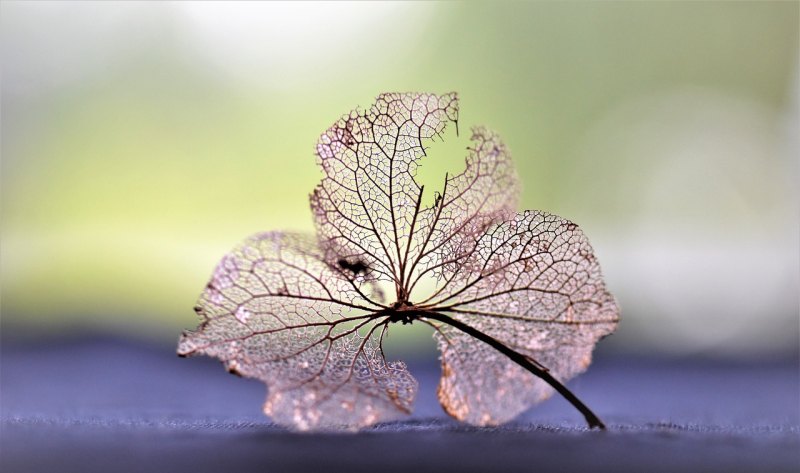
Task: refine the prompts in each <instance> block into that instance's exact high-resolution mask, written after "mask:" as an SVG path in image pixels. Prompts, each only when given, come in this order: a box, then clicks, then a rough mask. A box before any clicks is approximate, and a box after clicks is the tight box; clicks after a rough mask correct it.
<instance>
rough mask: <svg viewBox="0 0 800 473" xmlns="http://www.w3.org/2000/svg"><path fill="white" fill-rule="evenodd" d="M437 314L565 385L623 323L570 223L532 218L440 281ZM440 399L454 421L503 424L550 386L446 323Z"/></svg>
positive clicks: (503, 228) (479, 248) (441, 331)
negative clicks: (483, 335) (487, 338)
mask: <svg viewBox="0 0 800 473" xmlns="http://www.w3.org/2000/svg"><path fill="white" fill-rule="evenodd" d="M433 299H434V301H433V302H431V305H432V306H435V307H438V308H439V310H445V311H447V312H449V313H450V314H451V316H452V317H453V318H455V319H458V320H460V321H462V322H464V323H466V324H468V325H470V326H472V327H474V328H476V329H478V330H480V331H481V332H483V333H486V334H488V335H490V336H491V337H493V338H495V339H497V340H498V341H500V342H501V343H503V344H505V345H507V346H509V347H511V348H513V349H514V350H516V351H518V352H520V353H522V354H524V355H526V356H528V357H529V358H531V359H532V360H536V362H537V363H538V364H540V365H542V366H544V367H546V368H547V369H548V370H549V372H550V374H552V375H553V376H555V377H556V378H557V379H558V380H560V381H561V382H564V381H566V380H568V379H570V378H572V377H573V376H575V375H577V374H579V373H581V372H582V371H584V370H585V369H586V367H588V366H589V363H590V361H591V352H592V349H593V348H594V345H595V343H596V342H597V341H598V340H599V339H600V338H601V337H603V336H605V335H608V334H609V333H611V332H612V331H613V330H614V328H615V327H616V323H617V320H618V315H617V312H618V308H617V305H616V303H615V301H614V298H613V297H612V296H611V294H610V293H608V291H607V290H606V288H605V285H604V284H603V280H602V275H601V273H600V266H599V265H598V264H597V260H596V259H595V257H594V254H593V252H592V248H591V246H590V245H589V242H588V240H587V239H586V237H585V236H584V234H583V232H581V231H580V229H579V228H578V227H577V226H576V225H575V224H574V223H572V222H570V221H568V220H565V219H562V218H560V217H557V216H555V215H549V214H545V213H542V212H525V213H523V214H520V215H517V216H516V217H515V218H514V219H513V220H510V221H508V222H504V223H502V224H500V225H497V226H495V227H493V228H491V229H490V230H489V231H488V232H487V233H485V234H484V235H483V236H482V237H481V238H480V239H479V240H478V243H477V245H476V248H475V251H474V252H472V253H471V254H470V255H469V258H467V259H466V260H464V261H463V264H461V265H459V266H457V267H456V268H455V270H453V271H450V272H449V273H447V274H445V275H444V277H443V284H442V285H441V289H440V291H439V292H438V293H437V294H436V296H435V297H434V298H433ZM436 337H437V341H438V344H439V348H440V350H441V351H442V370H443V377H442V381H441V385H440V387H439V399H440V401H441V402H442V405H443V406H444V407H445V410H447V412H449V413H450V414H451V415H453V416H454V417H456V418H458V419H460V420H464V421H467V422H470V423H473V424H479V425H488V424H499V423H503V422H506V421H508V420H511V419H512V418H514V417H515V416H517V415H518V414H520V413H521V412H522V411H524V410H525V409H527V408H528V407H530V406H531V405H533V404H535V403H537V402H539V401H541V400H543V399H545V398H547V397H548V396H549V395H550V394H551V393H552V391H553V390H552V388H551V387H550V386H549V385H548V384H547V383H545V382H544V381H542V380H541V379H539V378H536V377H534V376H530V375H529V374H528V373H526V372H525V370H524V369H522V368H521V367H520V366H519V365H517V364H515V363H513V362H512V361H510V360H509V359H507V358H506V357H505V356H503V355H501V354H500V353H498V352H497V351H496V350H494V349H492V348H491V347H489V346H488V345H486V344H485V343H483V342H480V341H478V340H475V339H474V338H472V337H470V336H468V335H465V334H464V333H462V332H460V331H458V330H455V329H454V328H452V327H450V326H447V325H439V326H438V331H437V333H436Z"/></svg>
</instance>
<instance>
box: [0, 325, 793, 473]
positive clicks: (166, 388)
mask: <svg viewBox="0 0 800 473" xmlns="http://www.w3.org/2000/svg"><path fill="white" fill-rule="evenodd" d="M411 370H412V373H414V374H415V376H417V378H418V379H419V380H420V396H419V399H418V401H417V408H416V411H415V413H414V415H413V416H412V417H410V418H409V419H408V420H406V421H402V422H395V423H390V424H383V425H379V426H376V427H375V428H373V429H370V430H367V431H364V432H361V433H358V434H294V433H290V432H287V431H286V430H284V429H282V428H280V427H277V426H275V425H273V424H271V423H270V422H269V419H268V418H266V417H264V416H263V415H262V414H261V412H260V407H261V403H262V402H263V399H264V395H265V391H264V388H263V385H262V384H260V383H258V382H256V381H253V380H246V379H240V378H236V377H233V376H231V375H229V374H227V373H226V372H225V371H224V370H223V368H222V367H221V366H220V365H219V364H218V363H217V362H215V361H213V360H210V359H204V358H192V359H179V358H177V357H176V356H175V355H174V352H173V351H172V349H171V347H154V346H151V345H146V344H141V343H136V342H130V341H120V340H110V339H95V340H83V341H73V342H60V343H56V344H52V343H50V344H46V345H45V344H38V345H35V344H27V345H18V346H10V347H9V346H4V347H3V353H2V370H0V415H1V416H2V431H0V434H1V435H2V438H1V440H2V441H1V442H0V469H1V470H2V471H3V472H25V471H59V472H71V471H75V472H93V471H98V472H107V471H115V472H125V471H186V470H192V471H232V472H233V471H265V472H271V471H275V472H285V471H330V472H340V471H370V472H386V471H405V472H411V473H419V472H422V471H451V470H452V471H487V470H488V471H550V470H558V471H585V470H592V471H615V472H620V471H649V472H658V471H726V472H730V471H800V427H798V425H799V424H800V374H799V372H798V365H797V363H796V362H785V363H777V362H770V363H760V364H759V363H748V364H742V363H730V362H729V363H722V362H710V361H696V360H695V361H691V360H689V361H675V360H672V361H667V360H631V359H626V358H619V357H605V358H604V357H599V358H598V359H597V360H596V361H595V363H594V364H593V366H592V367H591V368H590V370H589V372H588V373H587V374H585V375H584V376H582V377H580V378H579V379H578V380H576V381H574V382H572V383H570V387H571V388H572V389H573V390H574V391H575V392H576V394H578V396H579V397H581V398H582V399H583V400H584V401H585V402H586V403H587V404H588V405H589V406H590V407H592V409H593V410H594V411H595V412H597V413H598V414H599V415H600V417H601V418H603V420H604V421H605V422H606V423H607V424H608V426H609V429H608V430H607V431H606V432H598V431H591V432H590V431H587V430H586V429H585V427H584V424H583V421H582V418H581V417H580V415H579V414H578V413H577V412H576V411H574V409H572V408H571V407H570V406H569V405H568V404H567V403H566V402H565V401H563V400H562V399H560V398H554V399H552V400H549V401H547V402H545V403H544V404H542V405H541V406H538V407H536V408H534V409H533V410H531V411H530V412H528V413H527V414H525V415H524V416H522V418H520V419H518V421H517V422H515V423H513V424H511V425H507V426H503V427H501V428H493V429H479V428H473V427H469V426H465V425H461V424H458V423H457V422H454V421H452V420H450V419H449V418H448V417H447V416H446V415H445V414H444V413H443V412H442V410H441V408H440V407H439V406H438V403H437V401H436V396H435V390H436V382H437V377H438V368H437V366H436V365H435V364H434V363H433V362H428V363H420V364H416V365H415V364H412V365H411Z"/></svg>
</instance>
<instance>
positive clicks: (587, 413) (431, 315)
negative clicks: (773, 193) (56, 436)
mask: <svg viewBox="0 0 800 473" xmlns="http://www.w3.org/2000/svg"><path fill="white" fill-rule="evenodd" d="M409 315H410V314H409ZM414 315H415V316H419V317H424V318H426V319H429V320H435V321H437V322H442V323H445V324H447V325H450V326H452V327H453V328H456V329H458V330H461V331H462V332H464V333H466V334H467V335H470V336H473V337H475V338H477V339H478V340H480V341H482V342H484V343H486V344H488V345H490V346H491V347H492V348H494V349H495V350H497V351H499V352H500V353H502V354H504V355H506V356H507V357H508V358H509V359H511V360H512V361H513V362H515V363H516V364H518V365H520V366H521V367H523V368H525V369H526V370H528V371H530V372H531V373H532V374H533V375H535V376H537V377H539V378H540V379H542V380H543V381H544V382H546V383H547V384H549V385H550V386H552V387H553V389H555V390H556V391H558V393H559V394H561V395H562V396H563V397H564V398H565V399H566V400H567V401H569V402H570V404H572V405H573V406H574V407H575V408H576V409H578V411H580V413H581V414H583V417H584V418H585V419H586V422H587V423H588V424H589V428H590V429H593V428H595V427H597V428H599V429H601V430H605V428H606V426H605V424H603V421H601V420H600V419H599V418H598V417H597V416H596V415H595V413H594V412H592V411H591V409H589V408H588V407H587V406H586V404H584V403H583V402H581V400H580V399H578V398H577V397H576V396H575V395H574V394H572V391H570V390H569V389H567V387H566V386H564V385H563V384H561V382H560V381H558V380H557V379H556V378H554V377H553V375H551V374H550V372H549V371H547V369H546V368H545V367H543V366H542V365H540V364H538V362H536V361H535V360H532V359H531V358H529V357H527V356H525V355H523V354H522V353H519V352H518V351H515V350H513V349H511V348H509V347H508V346H506V345H505V344H504V343H502V342H501V341H499V340H497V339H496V338H494V337H492V336H490V335H487V334H485V333H483V332H481V331H480V330H478V329H475V328H473V327H471V326H469V325H467V324H465V323H464V322H461V321H460V320H457V319H454V318H452V317H450V316H448V315H445V314H442V313H440V312H435V311H414Z"/></svg>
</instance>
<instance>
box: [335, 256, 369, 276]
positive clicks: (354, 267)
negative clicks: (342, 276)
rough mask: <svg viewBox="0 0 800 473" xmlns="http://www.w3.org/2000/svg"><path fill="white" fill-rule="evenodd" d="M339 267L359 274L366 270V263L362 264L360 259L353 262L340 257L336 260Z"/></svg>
mask: <svg viewBox="0 0 800 473" xmlns="http://www.w3.org/2000/svg"><path fill="white" fill-rule="evenodd" d="M338 263H339V267H341V268H342V269H346V270H348V271H350V272H351V273H353V274H361V273H365V272H367V269H368V267H367V265H366V264H364V263H363V262H362V261H356V262H355V263H351V262H349V261H347V260H346V259H340V260H339V261H338Z"/></svg>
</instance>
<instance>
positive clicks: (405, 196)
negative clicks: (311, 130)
mask: <svg viewBox="0 0 800 473" xmlns="http://www.w3.org/2000/svg"><path fill="white" fill-rule="evenodd" d="M457 120H458V99H457V96H456V94H453V93H451V94H445V95H433V94H412V93H406V94H383V95H381V96H379V97H378V98H377V100H376V102H375V104H374V105H373V106H372V107H370V108H369V109H368V110H366V111H353V112H351V113H350V114H348V115H345V116H344V117H342V118H341V119H340V120H338V121H337V122H336V123H335V124H334V125H333V126H332V127H331V128H329V129H328V130H327V131H326V132H325V133H324V134H323V135H322V136H321V137H320V140H319V142H318V144H317V148H316V154H317V157H318V163H319V164H320V166H321V167H322V170H323V174H324V177H323V179H322V181H321V182H320V184H319V185H318V186H317V187H316V189H314V192H313V194H312V196H311V210H312V213H313V215H314V219H315V223H316V230H317V235H316V237H306V236H301V235H296V234H287V233H264V234H260V235H256V236H254V237H251V238H250V239H248V240H246V241H245V242H244V243H243V244H241V245H240V246H239V247H237V248H236V249H235V250H234V251H233V252H231V253H230V254H228V255H226V256H225V257H224V258H223V259H222V261H221V262H220V263H219V265H218V266H217V268H216V269H215V271H214V274H213V275H212V278H211V281H210V282H209V283H208V285H207V287H206V289H205V290H204V291H203V294H202V295H201V297H200V300H199V301H198V304H197V307H196V310H197V312H198V314H199V315H200V316H201V318H202V323H201V325H200V326H199V327H198V329H197V330H196V331H194V332H187V333H185V334H184V335H183V337H182V338H181V341H180V344H179V347H178V352H179V354H182V355H194V354H204V355H209V356H214V357H217V358H219V359H220V360H222V361H223V362H224V363H225V364H226V366H227V367H228V369H229V370H230V371H232V372H235V373H237V374H240V375H242V376H247V377H252V378H256V379H259V380H261V381H263V382H264V383H265V384H266V385H267V386H268V397H267V401H266V403H265V405H264V411H265V412H266V413H267V414H268V415H270V416H271V417H272V418H273V419H274V420H275V421H276V422H277V423H280V424H283V425H287V426H289V427H292V428H295V429H299V430H319V429H338V428H344V429H357V428H361V427H365V426H368V425H372V424H374V423H376V422H381V421H387V420H391V419H395V418H398V417H400V416H402V415H404V414H406V413H409V412H410V411H411V409H412V404H413V400H414V397H415V394H416V390H417V383H416V381H415V380H414V378H412V377H411V375H410V374H409V373H408V371H407V369H406V367H405V365H404V364H403V363H401V362H387V361H386V359H385V357H384V356H383V352H382V348H381V343H382V341H383V340H384V337H385V336H386V334H387V331H388V327H389V325H390V324H392V323H394V322H403V323H404V324H405V323H413V322H420V323H426V324H428V325H430V326H432V327H434V329H435V333H434V336H435V338H436V340H437V343H438V346H439V349H440V351H441V361H442V379H441V383H440V385H439V390H438V395H439V400H440V401H441V403H442V406H443V407H444V409H445V411H446V412H447V413H449V414H450V415H452V416H453V417H455V418H457V419H459V420H462V421H465V422H469V423H471V424H475V425H495V424H499V423H503V422H506V421H508V420H511V419H513V418H514V417H515V416H517V415H519V414H520V413H521V412H523V411H524V410H526V409H527V408H529V407H530V406H532V405H533V404H535V403H537V402H539V401H541V400H542V399H545V398H546V397H548V396H549V395H550V394H551V393H552V391H553V387H556V388H557V389H559V390H560V391H559V392H561V393H562V394H563V395H565V397H567V399H568V400H570V402H572V403H573V405H575V406H576V407H577V408H578V409H579V410H581V412H582V413H584V416H585V417H586V418H587V421H588V422H589V425H590V426H600V427H602V422H600V421H599V419H597V418H596V416H594V414H593V413H591V411H589V410H588V408H586V407H585V406H584V405H583V404H582V403H581V402H580V401H579V400H577V398H574V396H573V395H572V394H571V393H569V392H568V391H566V388H564V387H563V385H561V384H560V383H563V382H565V381H566V380H568V379H570V378H571V377H573V376H575V375H577V374H579V373H581V372H582V371H584V370H585V369H586V368H587V366H588V365H589V363H590V361H591V353H592V349H593V348H594V345H595V343H596V342H597V341H598V340H599V339H600V338H602V337H603V336H605V335H608V334H610V333H611V332H612V331H613V330H614V329H615V327H616V324H617V321H618V319H619V309H618V307H617V305H616V302H615V301H614V298H613V296H611V294H610V293H609V292H608V291H607V290H606V288H605V285H604V283H603V279H602V275H601V272H600V266H599V264H598V263H597V260H596V258H595V256H594V254H593V251H592V248H591V246H590V245H589V242H588V240H587V239H586V236H585V235H584V234H583V232H582V231H581V230H580V229H579V228H578V227H577V225H575V224H574V223H572V222H570V221H568V220H566V219H563V218H561V217H557V216H555V215H551V214H547V213H545V212H540V211H525V212H523V213H516V212H517V209H516V206H517V199H518V194H519V183H518V179H517V175H516V171H515V170H514V166H513V163H512V161H511V158H510V154H509V152H508V149H507V148H506V146H505V145H504V144H503V142H502V140H501V139H500V138H499V136H498V135H497V134H496V133H493V132H492V131H490V130H488V129H486V128H484V127H475V128H473V130H472V134H471V140H470V143H471V144H470V146H469V148H468V152H467V158H466V167H465V169H464V171H463V172H461V173H459V174H454V175H450V174H448V175H447V176H445V178H444V179H443V181H442V184H441V187H439V188H437V189H425V188H424V187H423V186H421V185H419V183H418V182H417V181H416V180H415V174H416V170H417V166H418V165H419V162H420V160H421V159H435V157H425V154H426V148H425V145H426V142H427V141H428V140H431V139H432V138H434V137H437V136H438V137H441V136H442V133H443V131H444V130H445V128H446V126H448V124H456V122H457ZM431 197H433V198H431ZM423 202H430V203H432V204H430V205H427V206H426V205H423ZM424 279H434V280H435V281H436V283H437V287H436V289H434V291H433V292H432V293H429V294H428V295H420V290H419V289H418V288H417V286H418V283H420V281H422V280H424ZM381 281H384V282H387V283H390V284H393V285H394V294H385V293H384V291H382V290H381V289H380V284H379V283H380V282H381ZM470 331H472V332H473V333H472V334H470V333H469V332H470ZM476 337H477V338H476ZM498 346H499V347H500V348H502V350H500V349H498ZM503 350H505V351H506V352H508V350H511V352H508V353H505V354H504V353H501V351H503ZM534 373H538V375H537V376H538V377H537V376H534ZM548 378H549V379H548ZM570 397H573V398H574V399H570Z"/></svg>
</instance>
